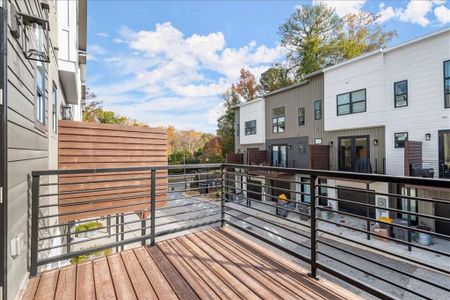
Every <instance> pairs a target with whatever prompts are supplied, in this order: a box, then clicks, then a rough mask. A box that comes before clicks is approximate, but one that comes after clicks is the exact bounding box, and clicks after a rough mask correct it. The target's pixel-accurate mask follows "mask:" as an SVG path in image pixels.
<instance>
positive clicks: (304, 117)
mask: <svg viewBox="0 0 450 300" xmlns="http://www.w3.org/2000/svg"><path fill="white" fill-rule="evenodd" d="M300 111H302V112H303V116H302V118H303V119H301V116H300ZM297 113H298V126H305V119H306V114H305V108H304V107H299V108H298V110H297Z"/></svg>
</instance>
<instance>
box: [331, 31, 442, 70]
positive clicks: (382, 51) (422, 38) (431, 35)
mask: <svg viewBox="0 0 450 300" xmlns="http://www.w3.org/2000/svg"><path fill="white" fill-rule="evenodd" d="M447 32H450V28H443V29H439V30H436V31H433V32H430V33H427V34H425V35H422V36H419V37H417V38H414V39H412V40H408V41H405V42H403V43H400V44H398V45H396V46H393V47H390V48H384V49H383V48H380V49H377V50H374V51H372V52H369V53H366V54H363V55H360V56H357V57H355V58H352V59H349V60H346V61H344V62H341V63H339V64H336V65H333V66H330V67H327V68H325V69H324V70H323V71H324V72H326V71H329V70H332V69H335V68H339V67H341V66H344V65H347V64H350V63H353V62H355V61H358V60H361V59H365V58H367V57H370V56H373V55H375V54H378V53H388V52H391V51H394V50H397V49H399V48H402V47H405V46H409V45H411V44H414V43H417V42H420V41H422V40H426V39H429V38H432V37H434V36H437V35H440V34H443V33H447Z"/></svg>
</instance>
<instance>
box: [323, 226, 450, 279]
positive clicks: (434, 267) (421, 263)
mask: <svg viewBox="0 0 450 300" xmlns="http://www.w3.org/2000/svg"><path fill="white" fill-rule="evenodd" d="M317 232H322V233H324V234H328V235H330V236H334V237H336V238H339V239H343V240H345V241H347V242H351V243H355V244H358V245H361V246H363V247H367V248H369V249H372V250H376V251H378V252H381V253H383V254H388V255H391V256H394V257H397V258H399V259H402V260H406V261H409V262H412V263H415V264H417V265H420V266H424V267H427V268H430V269H432V270H435V271H439V272H442V273H446V274H450V271H449V270H445V269H442V268H440V267H438V266H433V265H430V264H427V263H424V262H420V261H418V260H415V259H412V258H409V257H407V256H402V255H400V254H397V253H394V252H390V251H386V250H382V249H380V248H377V247H375V246H371V245H369V244H365V243H363V242H359V241H357V240H355V239H350V238H346V237H344V236H342V235H337V234H334V233H331V232H329V231H326V230H322V229H320V228H318V229H317Z"/></svg>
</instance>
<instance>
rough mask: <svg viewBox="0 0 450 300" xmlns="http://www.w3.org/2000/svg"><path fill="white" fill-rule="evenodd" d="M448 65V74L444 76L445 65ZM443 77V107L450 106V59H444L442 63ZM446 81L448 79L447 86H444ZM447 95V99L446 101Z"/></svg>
mask: <svg viewBox="0 0 450 300" xmlns="http://www.w3.org/2000/svg"><path fill="white" fill-rule="evenodd" d="M446 65H448V68H449V70H448V74H449V75H448V76H447V77H445V66H446ZM443 71H444V72H443V77H444V108H450V60H446V61H444V64H443ZM446 81H448V87H446ZM447 97H448V101H447Z"/></svg>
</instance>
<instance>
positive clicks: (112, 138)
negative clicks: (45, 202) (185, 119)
mask: <svg viewBox="0 0 450 300" xmlns="http://www.w3.org/2000/svg"><path fill="white" fill-rule="evenodd" d="M58 138H59V162H58V164H59V169H98V168H129V167H149V166H159V165H167V133H166V130H165V129H160V128H146V127H131V126H120V125H110V124H97V123H82V122H75V121H59V133H58ZM156 175H157V177H156V178H157V179H156V190H155V192H156V195H157V196H156V201H161V200H165V199H166V197H167V194H166V192H167V188H168V179H167V171H166V170H163V171H157V172H156ZM59 193H60V196H59V199H58V201H59V204H60V207H59V214H60V215H61V216H60V217H59V219H60V222H67V221H74V220H80V219H85V218H92V217H101V216H107V215H115V214H120V213H129V212H142V211H143V210H147V213H145V214H144V217H147V216H148V210H149V208H150V171H138V172H136V171H133V172H119V171H118V172H107V173H82V174H71V175H60V176H59ZM64 193H67V194H64ZM61 194H62V195H61ZM89 201H92V202H91V203H89ZM76 203H80V204H76ZM140 203H143V204H140ZM61 204H63V205H61ZM64 204H67V205H64ZM164 204H165V202H157V206H162V205H164ZM92 210H96V211H92ZM88 211H90V212H88Z"/></svg>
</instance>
